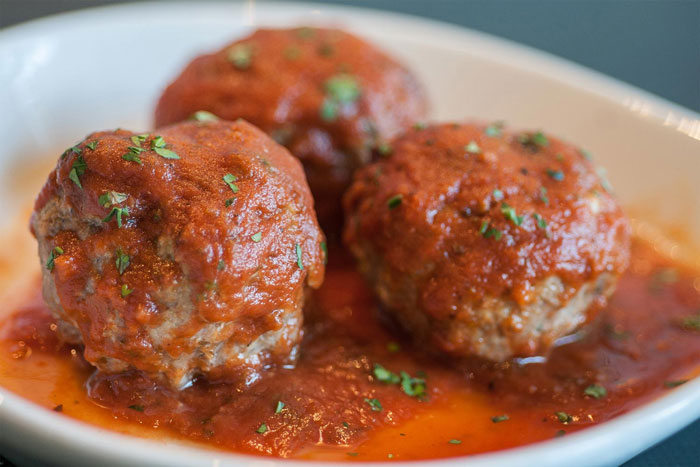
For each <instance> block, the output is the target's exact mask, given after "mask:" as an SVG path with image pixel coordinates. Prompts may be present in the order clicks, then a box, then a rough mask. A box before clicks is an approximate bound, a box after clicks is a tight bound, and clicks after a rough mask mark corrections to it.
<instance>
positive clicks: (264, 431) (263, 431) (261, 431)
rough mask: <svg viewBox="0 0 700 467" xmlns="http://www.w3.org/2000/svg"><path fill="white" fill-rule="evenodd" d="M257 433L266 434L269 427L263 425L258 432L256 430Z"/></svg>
mask: <svg viewBox="0 0 700 467" xmlns="http://www.w3.org/2000/svg"><path fill="white" fill-rule="evenodd" d="M255 432H256V433H260V434H263V433H266V432H267V425H266V424H265V423H261V424H260V426H259V427H258V429H257V430H255Z"/></svg>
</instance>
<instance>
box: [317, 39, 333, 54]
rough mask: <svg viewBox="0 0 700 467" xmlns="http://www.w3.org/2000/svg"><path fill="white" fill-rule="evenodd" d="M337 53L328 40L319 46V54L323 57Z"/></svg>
mask: <svg viewBox="0 0 700 467" xmlns="http://www.w3.org/2000/svg"><path fill="white" fill-rule="evenodd" d="M334 53H335V48H334V47H333V46H332V45H331V44H329V43H328V42H324V43H323V44H321V45H319V46H318V54H319V55H320V56H322V57H332V56H333V54H334Z"/></svg>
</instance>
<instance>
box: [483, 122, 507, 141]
mask: <svg viewBox="0 0 700 467" xmlns="http://www.w3.org/2000/svg"><path fill="white" fill-rule="evenodd" d="M503 126H504V124H503V122H494V123H492V124H491V125H489V126H487V127H486V128H485V129H484V134H485V135H486V136H488V137H489V138H498V137H500V136H501V130H503Z"/></svg>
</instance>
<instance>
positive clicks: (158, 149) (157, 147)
mask: <svg viewBox="0 0 700 467" xmlns="http://www.w3.org/2000/svg"><path fill="white" fill-rule="evenodd" d="M151 149H152V150H153V151H155V153H156V154H158V155H159V156H160V157H162V158H164V159H179V158H180V156H179V155H178V154H177V153H176V152H175V151H173V150H171V149H167V148H166V147H165V140H164V139H163V137H162V136H156V137H155V138H154V139H153V141H151Z"/></svg>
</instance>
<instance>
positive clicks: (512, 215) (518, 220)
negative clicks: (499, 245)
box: [501, 203, 525, 227]
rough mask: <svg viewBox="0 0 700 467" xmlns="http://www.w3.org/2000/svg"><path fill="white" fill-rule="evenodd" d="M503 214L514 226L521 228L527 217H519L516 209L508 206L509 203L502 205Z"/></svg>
mask: <svg viewBox="0 0 700 467" xmlns="http://www.w3.org/2000/svg"><path fill="white" fill-rule="evenodd" d="M501 212H502V213H503V215H504V216H506V219H508V220H510V221H511V222H512V223H513V224H515V225H516V226H518V227H520V225H521V224H522V223H523V220H524V219H525V216H518V215H517V213H516V212H515V209H514V208H512V207H511V206H509V205H508V203H501Z"/></svg>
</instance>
